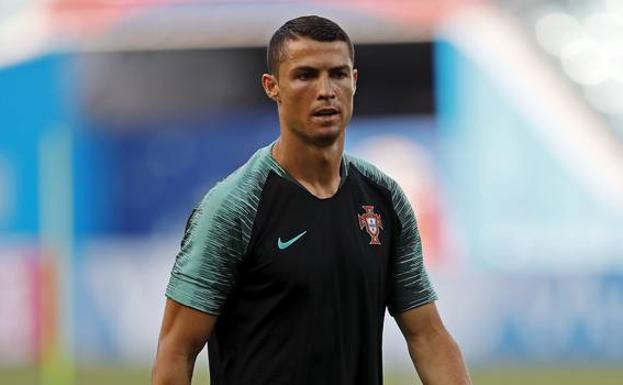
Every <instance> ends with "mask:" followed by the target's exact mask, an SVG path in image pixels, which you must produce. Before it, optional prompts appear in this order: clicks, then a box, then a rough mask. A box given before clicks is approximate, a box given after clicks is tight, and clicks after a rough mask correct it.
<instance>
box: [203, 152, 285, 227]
mask: <svg viewBox="0 0 623 385" xmlns="http://www.w3.org/2000/svg"><path fill="white" fill-rule="evenodd" d="M269 151H270V149H269V147H264V148H261V149H259V150H258V151H257V152H256V153H255V154H253V156H251V158H249V160H248V161H247V162H246V163H245V164H244V165H242V166H241V167H240V168H238V169H237V170H236V171H234V172H233V173H231V174H230V175H229V176H227V177H226V178H225V179H223V180H222V181H220V182H218V183H217V184H216V185H215V186H214V187H213V188H212V189H210V191H208V193H207V194H205V196H204V197H203V199H202V200H201V202H200V203H199V205H198V206H197V208H196V209H195V212H194V213H193V218H192V219H193V220H192V222H193V224H194V226H196V227H199V228H206V227H213V226H215V225H218V226H219V227H221V228H223V229H227V228H229V229H232V228H239V230H242V232H243V233H249V232H250V229H251V227H252V224H253V221H254V220H255V215H256V213H257V206H258V203H259V198H260V195H261V193H262V189H263V188H264V184H265V182H266V178H267V177H268V174H269V172H270V171H271V170H272V169H273V168H274V165H273V164H272V157H270V153H269Z"/></svg>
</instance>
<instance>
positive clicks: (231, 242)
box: [166, 149, 272, 315]
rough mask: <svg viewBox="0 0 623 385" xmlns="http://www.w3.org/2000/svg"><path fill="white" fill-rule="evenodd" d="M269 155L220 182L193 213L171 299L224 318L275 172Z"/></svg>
mask: <svg viewBox="0 0 623 385" xmlns="http://www.w3.org/2000/svg"><path fill="white" fill-rule="evenodd" d="M267 151H268V150H267V149H261V150H260V151H258V152H257V153H256V154H255V155H254V156H253V157H252V158H251V159H250V160H249V162H247V164H245V165H244V166H243V167H241V168H240V169H238V170H237V171H236V172H234V173H233V174H231V175H230V176H229V177H227V178H226V179H225V180H224V181H222V182H220V183H218V184H217V185H216V186H215V187H214V188H213V189H212V190H210V192H209V193H208V194H207V195H206V196H205V197H204V198H203V200H202V202H201V203H200V204H199V206H198V207H197V208H196V209H195V210H194V211H193V213H192V215H191V217H190V219H189V221H188V224H187V226H186V231H185V234H184V238H183V240H182V245H181V249H180V252H179V253H178V255H177V257H176V259H175V264H174V266H173V269H172V271H171V277H170V279H169V285H168V287H167V291H166V296H167V297H169V298H171V299H173V300H175V301H176V302H179V303H181V304H183V305H186V306H189V307H192V308H194V309H197V310H200V311H203V312H206V313H210V314H214V315H219V314H220V312H221V310H222V307H223V305H224V303H225V301H226V300H227V297H228V295H229V293H230V292H231V290H232V289H233V288H234V287H235V285H236V279H237V277H238V268H239V266H240V263H241V261H242V259H243V257H244V255H245V254H246V253H247V247H248V244H249V241H250V238H251V230H252V227H253V221H254V220H255V216H256V214H257V206H258V204H259V198H260V194H261V191H262V188H263V184H264V182H265V180H266V177H267V175H268V172H269V170H270V169H271V167H272V163H271V160H270V157H268V155H267V154H268V152H267Z"/></svg>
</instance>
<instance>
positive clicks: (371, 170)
mask: <svg viewBox="0 0 623 385" xmlns="http://www.w3.org/2000/svg"><path fill="white" fill-rule="evenodd" d="M344 159H345V161H346V164H347V165H348V166H349V167H353V168H355V169H356V170H357V171H358V172H359V173H360V174H362V175H363V176H364V177H366V178H368V179H370V180H371V181H372V182H374V183H376V184H378V185H380V186H382V187H384V188H386V189H388V190H389V191H390V192H391V193H392V195H393V194H394V191H395V190H397V189H400V187H399V186H398V183H396V181H395V180H394V179H392V178H391V177H390V176H389V175H387V174H386V173H384V172H383V171H381V170H380V169H379V168H378V167H376V166H375V165H373V164H372V163H370V162H368V161H366V160H363V159H361V158H358V157H356V156H353V155H350V154H344Z"/></svg>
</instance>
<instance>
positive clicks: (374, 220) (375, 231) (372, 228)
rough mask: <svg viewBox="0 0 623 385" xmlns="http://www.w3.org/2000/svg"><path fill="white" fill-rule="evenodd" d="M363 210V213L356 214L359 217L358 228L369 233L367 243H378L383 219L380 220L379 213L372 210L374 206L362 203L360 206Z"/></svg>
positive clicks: (379, 242)
mask: <svg viewBox="0 0 623 385" xmlns="http://www.w3.org/2000/svg"><path fill="white" fill-rule="evenodd" d="M361 207H363V209H364V210H365V212H364V213H363V214H357V218H358V219H359V229H360V230H364V229H365V230H366V232H367V233H368V235H370V243H369V245H380V244H381V241H380V240H379V235H380V234H381V230H383V221H381V215H380V214H377V213H375V212H374V206H371V205H364V206H361Z"/></svg>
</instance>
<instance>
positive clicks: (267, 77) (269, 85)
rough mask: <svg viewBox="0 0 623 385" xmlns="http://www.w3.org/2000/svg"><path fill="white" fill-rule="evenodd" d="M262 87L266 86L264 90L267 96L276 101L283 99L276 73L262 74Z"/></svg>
mask: <svg viewBox="0 0 623 385" xmlns="http://www.w3.org/2000/svg"><path fill="white" fill-rule="evenodd" d="M262 87H264V92H266V96H268V97H269V98H271V99H272V100H274V101H276V102H277V103H279V102H280V101H281V99H280V98H279V84H278V83H277V78H275V76H274V75H271V74H264V75H262Z"/></svg>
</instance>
